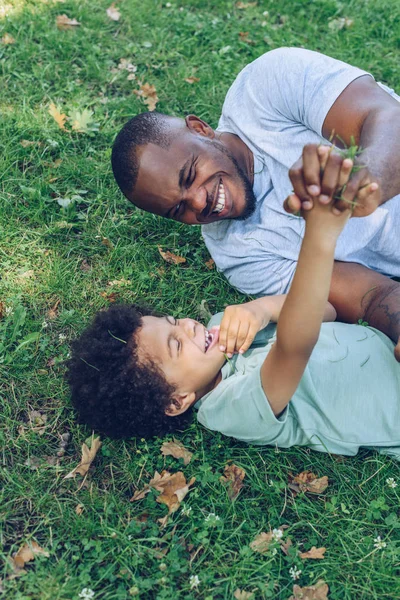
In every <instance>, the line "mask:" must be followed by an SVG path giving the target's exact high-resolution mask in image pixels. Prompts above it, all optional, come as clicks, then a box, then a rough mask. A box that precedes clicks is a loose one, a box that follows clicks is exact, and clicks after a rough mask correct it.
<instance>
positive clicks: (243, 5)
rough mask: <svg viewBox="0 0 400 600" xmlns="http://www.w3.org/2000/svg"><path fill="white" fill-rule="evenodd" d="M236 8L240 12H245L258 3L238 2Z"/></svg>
mask: <svg viewBox="0 0 400 600" xmlns="http://www.w3.org/2000/svg"><path fill="white" fill-rule="evenodd" d="M235 6H236V8H238V9H239V10H245V9H246V8H252V7H253V6H257V2H236V4H235Z"/></svg>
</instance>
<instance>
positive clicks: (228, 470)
mask: <svg viewBox="0 0 400 600" xmlns="http://www.w3.org/2000/svg"><path fill="white" fill-rule="evenodd" d="M245 476H246V471H245V470H244V469H242V468H241V467H238V466H237V465H226V467H225V469H224V475H222V476H221V477H220V481H221V483H224V484H227V486H228V496H229V498H230V499H231V500H235V499H236V498H237V497H238V495H239V492H240V490H241V489H242V487H243V479H244V478H245Z"/></svg>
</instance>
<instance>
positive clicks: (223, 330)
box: [219, 300, 270, 358]
mask: <svg viewBox="0 0 400 600" xmlns="http://www.w3.org/2000/svg"><path fill="white" fill-rule="evenodd" d="M269 321H270V317H269V315H267V314H266V313H265V308H264V309H263V307H262V302H259V301H258V300H253V301H252V302H246V303H245V304H235V305H232V306H227V307H226V309H225V312H224V316H223V317H222V321H221V325H220V330H219V348H220V350H221V352H225V353H226V354H227V356H228V358H231V356H232V355H233V353H234V352H239V354H243V352H246V350H248V349H249V348H250V346H251V343H252V341H253V340H254V338H255V336H256V334H257V333H258V332H259V331H260V329H263V328H264V327H266V326H267V325H268V323H269Z"/></svg>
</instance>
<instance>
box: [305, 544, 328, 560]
mask: <svg viewBox="0 0 400 600" xmlns="http://www.w3.org/2000/svg"><path fill="white" fill-rule="evenodd" d="M325 552H326V548H316V547H315V546H313V547H312V548H311V550H307V552H300V554H299V556H300V558H312V559H314V560H321V559H322V558H325V556H324V554H325Z"/></svg>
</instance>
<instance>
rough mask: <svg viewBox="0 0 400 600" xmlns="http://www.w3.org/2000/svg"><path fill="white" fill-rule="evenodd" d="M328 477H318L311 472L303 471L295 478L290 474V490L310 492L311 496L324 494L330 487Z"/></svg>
mask: <svg viewBox="0 0 400 600" xmlns="http://www.w3.org/2000/svg"><path fill="white" fill-rule="evenodd" d="M328 485H329V483H328V477H327V476H326V475H324V476H323V477H317V476H316V475H315V474H314V473H312V472H311V471H302V472H301V473H299V475H296V476H295V477H293V475H292V474H291V473H290V474H289V488H290V489H291V490H293V491H294V492H296V493H298V492H309V493H310V494H322V493H323V492H324V491H325V490H326V488H327V487H328Z"/></svg>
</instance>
